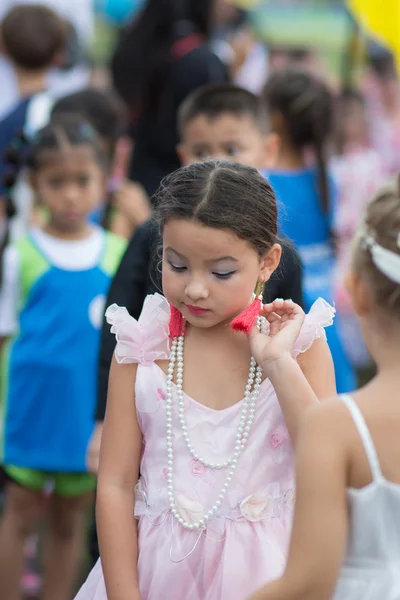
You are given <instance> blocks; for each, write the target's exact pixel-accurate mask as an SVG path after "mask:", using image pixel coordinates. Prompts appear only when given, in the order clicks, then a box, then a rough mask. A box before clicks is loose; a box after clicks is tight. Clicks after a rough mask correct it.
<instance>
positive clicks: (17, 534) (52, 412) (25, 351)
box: [0, 118, 124, 600]
mask: <svg viewBox="0 0 400 600" xmlns="http://www.w3.org/2000/svg"><path fill="white" fill-rule="evenodd" d="M22 158H24V156H23V155H22ZM28 159H29V160H28V167H29V169H30V181H31V185H32V187H33V188H34V191H35V193H36V194H37V196H38V200H39V202H40V204H42V205H43V206H45V207H46V209H47V211H48V215H49V219H48V221H47V223H46V225H45V226H44V227H43V228H34V229H32V230H30V232H29V234H28V235H27V236H26V237H24V238H22V239H21V240H20V241H19V242H17V243H16V244H15V245H12V246H9V247H8V248H7V249H6V251H5V253H4V256H3V285H2V287H1V294H0V336H1V342H2V344H4V342H5V341H6V340H7V338H10V337H12V340H11V341H10V343H7V346H6V347H5V348H4V352H3V361H4V362H3V369H4V372H5V373H6V374H7V375H6V377H2V379H1V393H2V404H1V405H2V407H3V413H4V414H3V427H2V429H3V435H2V453H1V461H2V465H3V470H4V473H5V475H6V478H7V480H8V482H7V488H6V503H5V508H4V513H3V516H2V520H1V524H0V597H1V598H7V599H8V600H17V599H18V598H19V594H20V591H19V588H20V578H21V573H22V567H23V548H24V543H25V542H26V540H27V538H28V537H29V536H30V535H31V534H32V532H34V531H35V530H36V528H37V526H38V521H39V518H40V516H41V512H42V499H43V494H44V493H45V492H49V491H51V492H52V496H51V503H50V507H49V511H48V518H49V522H50V529H49V537H48V545H47V552H46V557H45V571H44V588H43V595H42V598H43V600H54V598H57V600H69V599H70V597H71V593H72V585H73V581H74V579H75V576H76V571H77V567H78V561H79V558H80V548H81V547H82V543H83V534H84V527H83V510H84V508H85V507H86V506H87V505H88V503H89V502H90V501H91V498H92V493H93V490H94V487H95V479H94V478H93V477H92V476H91V475H89V474H88V473H87V472H86V466H85V453H86V447H87V444H88V441H89V438H90V436H91V433H92V429H93V425H94V417H93V415H94V409H95V401H96V366H97V354H98V344H99V328H100V326H101V320H102V314H103V310H104V300H105V296H106V294H107V291H108V286H109V283H110V278H111V276H112V274H113V273H114V271H115V269H116V267H117V265H118V263H119V260H120V257H121V254H122V252H123V248H124V243H123V241H122V240H121V239H119V238H117V237H116V236H114V235H112V234H109V233H105V232H104V231H103V230H102V229H100V228H99V227H97V226H93V225H90V224H89V223H88V215H89V214H90V213H91V212H92V211H93V209H94V207H95V206H96V205H97V204H98V202H99V198H102V197H104V193H105V185H106V174H107V171H106V159H105V157H104V154H103V151H102V149H101V145H100V143H99V141H98V139H97V136H96V134H95V132H94V130H93V128H92V127H91V126H90V125H89V124H88V123H86V122H85V121H82V120H81V119H80V118H77V119H73V118H70V119H64V120H60V121H58V122H54V123H53V124H52V125H50V126H48V127H46V128H45V129H43V130H42V131H40V133H38V134H37V135H36V136H35V138H34V139H33V140H32V141H31V145H30V147H29V149H28Z"/></svg>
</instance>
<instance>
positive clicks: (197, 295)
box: [185, 279, 208, 301]
mask: <svg viewBox="0 0 400 600" xmlns="http://www.w3.org/2000/svg"><path fill="white" fill-rule="evenodd" d="M185 293H186V295H187V296H188V298H190V299H191V300H193V301H197V300H204V299H206V298H208V290H207V287H206V286H205V285H204V283H203V282H202V281H201V280H199V279H196V280H192V281H190V283H189V284H188V285H187V286H186V290H185Z"/></svg>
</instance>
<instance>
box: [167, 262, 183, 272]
mask: <svg viewBox="0 0 400 600" xmlns="http://www.w3.org/2000/svg"><path fill="white" fill-rule="evenodd" d="M168 262H169V261H168ZM169 266H170V267H171V269H172V270H173V271H175V272H176V273H182V272H183V271H186V267H177V266H176V265H173V264H172V262H169Z"/></svg>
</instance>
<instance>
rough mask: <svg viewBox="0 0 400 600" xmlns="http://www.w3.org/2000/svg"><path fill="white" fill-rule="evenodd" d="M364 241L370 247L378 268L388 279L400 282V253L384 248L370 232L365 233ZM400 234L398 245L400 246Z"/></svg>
mask: <svg viewBox="0 0 400 600" xmlns="http://www.w3.org/2000/svg"><path fill="white" fill-rule="evenodd" d="M363 242H364V244H365V246H366V247H367V248H368V249H369V251H370V252H371V256H372V261H373V263H374V265H375V266H376V268H377V269H379V271H380V272H381V273H383V275H386V277H387V278H388V279H390V280H391V281H394V283H398V284H400V254H396V252H392V251H391V250H388V249H387V248H383V246H381V245H380V244H378V242H377V241H376V240H374V238H373V237H371V236H370V235H369V234H368V233H364V235H363ZM399 242H400V235H399V241H398V245H399V247H400V243H399Z"/></svg>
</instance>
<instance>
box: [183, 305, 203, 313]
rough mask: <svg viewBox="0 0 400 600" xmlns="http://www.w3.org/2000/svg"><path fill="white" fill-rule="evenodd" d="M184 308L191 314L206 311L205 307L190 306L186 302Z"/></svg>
mask: <svg viewBox="0 0 400 600" xmlns="http://www.w3.org/2000/svg"><path fill="white" fill-rule="evenodd" d="M186 308H187V309H188V311H189V312H190V313H192V315H205V314H206V313H208V309H207V308H199V307H198V306H192V305H191V304H186Z"/></svg>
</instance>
